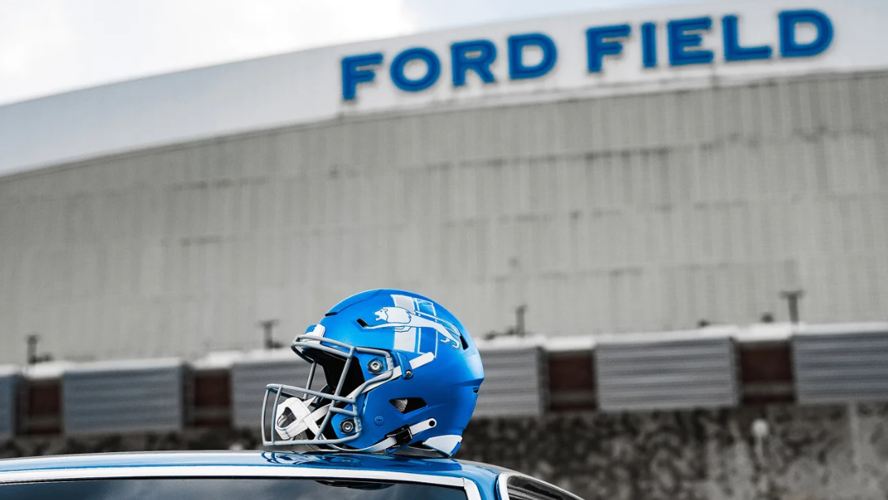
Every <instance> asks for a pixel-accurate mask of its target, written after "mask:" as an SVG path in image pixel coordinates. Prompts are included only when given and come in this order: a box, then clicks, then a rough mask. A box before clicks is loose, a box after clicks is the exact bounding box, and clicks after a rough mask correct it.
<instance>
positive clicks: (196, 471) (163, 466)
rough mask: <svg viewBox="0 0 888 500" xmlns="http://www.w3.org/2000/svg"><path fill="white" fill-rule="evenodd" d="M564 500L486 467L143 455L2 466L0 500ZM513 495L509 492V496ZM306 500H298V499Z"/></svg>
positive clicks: (395, 459) (335, 457)
mask: <svg viewBox="0 0 888 500" xmlns="http://www.w3.org/2000/svg"><path fill="white" fill-rule="evenodd" d="M281 492H284V493H283V496H285V497H287V498H295V499H298V498H324V499H326V500H336V499H339V498H342V499H350V500H351V499H355V500H379V499H384V500H398V499H402V498H403V499H410V500H414V499H417V500H422V499H425V500H457V499H459V500H495V499H500V500H510V497H512V500H519V499H531V500H535V499H541V500H547V499H552V500H564V499H576V498H577V497H575V496H573V495H571V494H569V493H567V492H565V491H563V490H560V489H558V488H555V487H554V486H551V485H548V484H546V483H544V482H542V481H538V480H535V479H533V478H530V477H527V476H523V475H520V474H517V473H515V472H513V471H509V470H507V469H503V468H500V467H495V466H491V465H486V464H478V463H472V462H463V461H460V460H454V459H430V458H413V457H403V456H393V455H369V454H348V453H305V454H299V453H280V452H259V451H253V452H148V453H106V454H94V455H68V456H52V457H39V458H22V459H11V460H0V498H4V499H7V498H9V499H11V500H18V499H19V498H37V497H59V498H61V497H64V498H71V499H75V500H76V499H77V498H90V499H93V498H98V499H105V498H140V499H151V500H153V499H160V500H167V499H169V498H170V496H173V497H176V496H180V497H185V496H187V497H188V498H191V499H194V500H197V499H201V498H213V499H217V500H225V499H226V498H245V497H249V498H251V499H253V500H261V499H265V498H269V499H279V498H281V495H282V493H281ZM510 492H511V494H510ZM300 495H302V496H300Z"/></svg>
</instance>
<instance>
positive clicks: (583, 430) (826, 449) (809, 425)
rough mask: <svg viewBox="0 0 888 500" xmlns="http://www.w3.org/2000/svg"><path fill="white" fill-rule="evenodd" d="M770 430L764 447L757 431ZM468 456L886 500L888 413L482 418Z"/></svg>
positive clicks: (719, 487) (218, 442)
mask: <svg viewBox="0 0 888 500" xmlns="http://www.w3.org/2000/svg"><path fill="white" fill-rule="evenodd" d="M757 419H761V420H763V421H765V422H767V425H768V431H769V432H768V436H767V437H766V438H764V439H763V440H756V438H755V437H754V436H753V432H752V426H753V423H754V422H755V421H756V420H757ZM258 443H259V439H258V436H257V435H256V434H253V433H250V432H235V431H227V430H218V431H215V430H213V431H201V432H196V431H191V432H185V433H178V434H165V435H131V436H119V435H115V436H105V437H100V438H66V439H65V438H45V439H41V438H19V439H17V440H15V441H8V442H6V443H0V458H9V457H19V456H30V455H44V454H59V453H84V452H105V451H137V450H178V449H227V448H229V447H230V446H232V445H237V446H238V447H245V448H247V449H251V448H254V447H256V446H257V444H258ZM458 458H461V459H467V460H480V461H484V462H489V463H494V464H498V465H502V466H505V467H509V468H512V469H515V470H519V471H522V472H525V473H528V474H531V475H534V476H536V477H540V478H542V479H545V480H547V481H550V482H553V483H555V484H558V485H560V486H562V487H565V488H568V489H569V490H571V491H573V492H575V493H577V494H579V495H581V496H583V497H584V498H586V499H587V500H593V499H595V500H598V499H601V500H654V499H656V500H660V499H662V500H667V499H668V500H685V499H689V500H722V499H724V500H728V499H730V500H752V499H775V500H776V499H783V500H796V499H798V500H846V499H847V500H851V499H855V500H881V499H884V498H885V492H886V491H888V404H860V405H851V406H824V407H808V408H804V407H797V406H772V407H762V408H744V409H739V410H725V411H695V412H659V413H636V414H603V413H582V414H580V413H578V414H576V415H565V414H560V415H551V416H548V417H545V418H525V419H513V420H482V419H476V420H474V421H473V422H472V423H471V424H470V425H469V428H468V429H467V430H466V433H465V435H464V445H463V447H462V449H461V450H460V452H459V454H458Z"/></svg>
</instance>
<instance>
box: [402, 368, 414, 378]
mask: <svg viewBox="0 0 888 500" xmlns="http://www.w3.org/2000/svg"><path fill="white" fill-rule="evenodd" d="M404 378H406V379H411V378H413V372H412V371H411V370H407V371H406V372H404Z"/></svg>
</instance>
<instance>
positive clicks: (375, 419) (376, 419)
mask: <svg viewBox="0 0 888 500" xmlns="http://www.w3.org/2000/svg"><path fill="white" fill-rule="evenodd" d="M373 421H374V422H376V425H382V424H384V423H385V419H384V418H382V415H377V416H376V418H374V419H373Z"/></svg>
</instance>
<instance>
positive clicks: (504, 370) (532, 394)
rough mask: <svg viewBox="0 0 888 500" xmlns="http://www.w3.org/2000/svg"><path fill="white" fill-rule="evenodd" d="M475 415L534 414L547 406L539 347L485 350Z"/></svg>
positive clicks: (545, 384) (526, 415)
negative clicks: (481, 380) (482, 377)
mask: <svg viewBox="0 0 888 500" xmlns="http://www.w3.org/2000/svg"><path fill="white" fill-rule="evenodd" d="M481 358H482V359H483V363H484V383H482V384H481V390H480V391H479V393H478V405H477V406H476V408H475V413H474V416H476V417H528V416H530V417H536V416H540V415H542V414H543V412H544V411H545V409H546V399H547V395H546V392H547V383H546V380H545V378H544V376H543V373H545V371H544V369H545V366H544V363H545V357H544V356H543V351H542V349H540V348H538V347H532V348H523V349H485V350H484V351H482V352H481Z"/></svg>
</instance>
